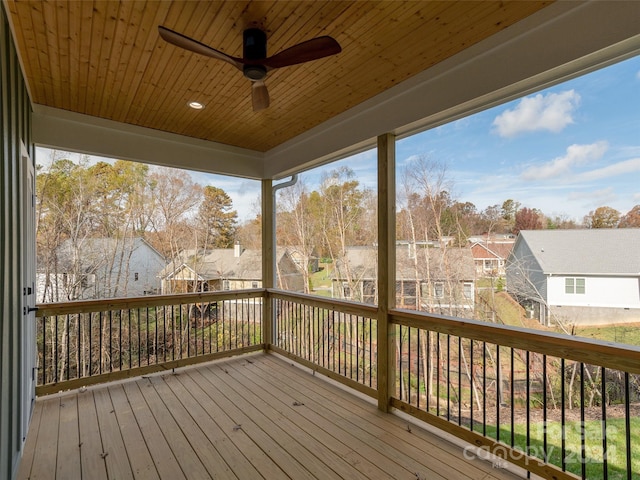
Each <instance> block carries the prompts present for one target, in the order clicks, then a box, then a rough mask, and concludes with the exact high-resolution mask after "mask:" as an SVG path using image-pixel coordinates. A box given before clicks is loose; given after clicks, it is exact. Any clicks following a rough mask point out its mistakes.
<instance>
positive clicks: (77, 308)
mask: <svg viewBox="0 0 640 480" xmlns="http://www.w3.org/2000/svg"><path fill="white" fill-rule="evenodd" d="M265 292H266V290H265V289H263V288H258V289H250V290H229V291H224V292H199V293H181V294H177V295H146V296H144V297H127V298H109V299H101V300H76V301H72V302H64V303H41V304H38V305H36V308H37V311H36V316H37V317H50V316H53V315H66V314H71V313H89V312H104V311H108V310H127V309H134V308H145V307H159V306H163V305H180V304H186V303H207V302H221V301H223V300H240V299H246V298H261V297H264V296H265Z"/></svg>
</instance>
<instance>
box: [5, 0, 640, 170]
mask: <svg viewBox="0 0 640 480" xmlns="http://www.w3.org/2000/svg"><path fill="white" fill-rule="evenodd" d="M2 5H3V8H4V9H5V10H6V11H7V13H8V17H9V23H10V26H11V31H12V35H13V38H14V39H15V44H16V48H17V51H18V57H19V58H18V61H19V62H20V65H21V67H22V70H23V71H24V74H25V78H26V83H27V88H28V93H29V96H30V98H31V101H32V103H33V110H34V115H33V128H32V131H33V135H32V136H33V140H34V142H35V143H36V144H39V145H43V146H49V147H52V148H58V149H62V150H69V151H77V152H82V153H87V154H94V155H102V156H107V157H114V158H122V159H127V160H135V161H141V162H147V163H155V164H161V165H168V166H174V167H182V168H188V169H193V170H202V171H208V172H213V173H224V174H230V175H237V176H242V177H247V178H256V179H261V178H269V179H275V178H282V177H284V176H286V175H289V174H290V173H292V172H298V171H301V170H303V169H306V168H310V167H311V166H314V165H318V164H320V163H326V162H328V161H331V160H333V159H335V158H340V157H344V156H346V155H349V154H352V153H355V152H358V151H363V150H365V149H367V148H372V147H374V146H375V140H376V137H377V136H378V135H381V134H383V133H387V132H389V133H393V134H395V135H398V136H405V135H409V134H411V133H414V132H416V131H420V130H424V129H426V128H431V127H434V126H437V125H439V124H441V123H442V122H443V121H445V120H447V119H450V118H455V117H457V116H461V115H463V114H468V113H471V112H473V111H478V110H479V109H482V108H486V107H488V106H491V105H495V104H497V103H498V102H503V101H506V100H508V99H512V98H515V97H516V96H520V95H524V94H527V93H530V92H532V91H534V90H537V89H540V88H543V87H547V86H549V85H550V84H553V83H555V82H559V81H561V80H564V79H566V78H567V77H570V76H573V75H577V74H579V73H582V72H585V71H587V70H589V69H593V68H596V67H597V66H599V65H604V64H607V63H610V62H611V61H614V60H616V59H621V58H623V57H624V56H626V55H630V54H631V53H632V52H634V51H637V49H638V48H639V47H640V38H639V35H638V34H639V33H640V23H639V22H638V21H637V18H638V16H640V2H636V1H617V2H551V1H549V0H531V1H519V0H507V1H502V0H486V1H482V2H469V1H460V0H452V1H413V2H400V1H379V2H369V1H313V2H309V1H304V2H291V1H281V0H269V1H249V0H244V1H195V0H193V1H191V0H189V1H187V0H182V1H171V2H164V1H152V0H148V1H145V0H120V1H116V0H106V1H101V0H94V1H91V0H86V1H82V2H78V1H75V0H57V1H55V2H23V1H16V0H5V1H4V2H2ZM159 25H163V26H165V27H168V28H170V29H173V30H175V31H178V32H180V33H182V34H184V35H187V36H189V37H192V38H194V39H195V40H198V41H200V42H202V43H204V44H206V45H210V46H211V47H213V48H215V49H217V50H219V51H222V52H224V53H226V54H228V55H232V56H238V55H241V48H242V31H243V30H244V29H245V28H247V27H251V26H257V27H260V28H263V29H264V30H265V31H266V32H267V36H268V55H273V54H275V53H278V52H280V51H282V50H284V49H286V48H288V47H291V46H293V45H296V44H298V43H299V42H303V41H305V40H308V39H311V38H314V37H317V36H321V35H329V36H332V37H333V38H335V39H336V40H337V41H338V42H339V43H340V45H341V47H342V52H341V53H340V54H338V55H334V56H331V57H327V58H323V59H320V60H316V61H313V62H308V63H304V64H299V65H294V66H290V67H286V68H280V69H276V70H273V71H271V72H269V75H268V77H267V79H266V84H267V86H268V88H269V91H270V96H271V106H270V107H269V108H267V109H266V110H262V111H260V112H253V111H252V108H251V99H250V91H251V87H250V82H249V81H248V80H247V79H246V78H244V77H243V76H242V74H241V72H239V71H238V70H236V69H235V68H234V67H233V66H232V65H229V64H227V63H225V62H221V61H219V60H216V59H213V58H207V57H204V56H202V55H198V54H194V53H191V52H188V51H185V50H183V49H180V48H177V47H175V46H174V45H172V44H168V43H167V42H165V41H163V40H162V39H161V38H160V36H159V34H158V28H157V27H158V26H159ZM594 25H595V26H597V28H594ZM558 45H561V46H562V48H558ZM470 78H473V81H472V82H470V81H469V79H470ZM192 100H197V101H199V102H201V103H204V104H205V108H204V109H203V110H199V111H196V110H192V109H190V108H188V107H187V103H188V102H189V101H192Z"/></svg>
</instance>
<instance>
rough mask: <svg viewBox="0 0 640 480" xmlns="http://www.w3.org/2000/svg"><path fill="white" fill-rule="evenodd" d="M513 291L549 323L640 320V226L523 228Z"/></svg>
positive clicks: (510, 282) (513, 258) (512, 261)
mask: <svg viewBox="0 0 640 480" xmlns="http://www.w3.org/2000/svg"><path fill="white" fill-rule="evenodd" d="M507 290H508V291H509V293H511V294H512V295H513V296H514V297H516V298H517V299H518V300H519V302H520V303H521V304H522V305H523V306H524V307H525V308H526V309H527V310H528V311H529V314H530V316H531V317H534V318H537V319H538V320H540V322H541V323H542V324H543V325H549V324H551V323H552V322H557V321H561V322H563V323H565V324H577V325H604V324H615V323H627V322H640V229H637V228H620V229H583V230H527V231H521V232H520V235H519V236H518V239H517V240H516V243H515V245H514V247H513V250H512V251H511V255H510V256H509V258H508V261H507Z"/></svg>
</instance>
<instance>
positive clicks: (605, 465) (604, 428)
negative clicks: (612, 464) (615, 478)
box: [600, 367, 609, 480]
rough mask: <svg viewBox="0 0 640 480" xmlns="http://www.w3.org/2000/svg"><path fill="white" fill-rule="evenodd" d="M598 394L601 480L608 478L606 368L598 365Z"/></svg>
mask: <svg viewBox="0 0 640 480" xmlns="http://www.w3.org/2000/svg"><path fill="white" fill-rule="evenodd" d="M600 375H601V376H602V381H601V382H600V396H601V402H600V403H601V409H602V422H601V423H602V480H608V478H609V466H608V459H607V369H606V368H604V367H600Z"/></svg>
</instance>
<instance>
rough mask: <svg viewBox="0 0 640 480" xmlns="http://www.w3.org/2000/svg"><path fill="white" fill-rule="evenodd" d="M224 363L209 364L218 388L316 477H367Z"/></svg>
mask: <svg viewBox="0 0 640 480" xmlns="http://www.w3.org/2000/svg"><path fill="white" fill-rule="evenodd" d="M223 365H224V367H223ZM223 365H221V366H220V367H219V368H216V367H215V366H210V367H209V371H210V372H211V373H213V374H214V375H215V376H216V377H217V378H218V382H217V385H218V388H219V389H220V391H221V392H223V393H225V394H226V395H228V396H229V398H235V402H236V404H237V405H238V406H239V407H240V408H242V409H245V411H246V412H247V416H248V417H249V419H250V420H251V421H253V422H255V423H256V424H258V425H260V426H261V427H262V428H263V430H264V431H266V432H269V434H270V435H271V436H272V438H273V439H274V440H275V441H277V442H279V443H280V444H281V445H282V446H283V447H287V450H290V451H291V453H292V454H293V455H295V456H296V458H297V459H298V460H299V461H301V462H302V463H303V465H304V466H305V468H307V469H308V470H309V471H310V472H311V473H312V474H313V475H314V476H315V477H316V478H327V479H328V478H353V479H363V480H364V479H365V478H366V477H365V476H364V475H362V473H360V472H359V471H358V470H356V469H355V468H354V467H353V466H352V465H350V464H349V463H348V462H347V461H345V460H344V459H343V458H341V457H340V456H337V455H335V454H333V453H332V452H331V451H330V450H329V449H328V448H327V446H326V445H324V444H322V443H321V442H319V441H317V440H316V439H315V438H313V436H312V435H311V434H310V433H309V432H307V431H305V430H304V429H302V428H299V427H298V426H296V425H295V424H294V423H293V422H291V421H290V419H289V418H288V416H287V415H283V414H281V413H280V411H279V410H278V409H276V408H273V407H272V406H271V405H269V403H268V402H266V401H265V400H264V399H262V398H261V395H258V394H255V393H252V392H250V391H249V390H247V389H245V388H243V387H242V386H241V385H238V382H237V380H236V378H235V376H234V375H233V373H232V372H233V370H232V368H231V366H230V364H223ZM223 368H224V369H223Z"/></svg>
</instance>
